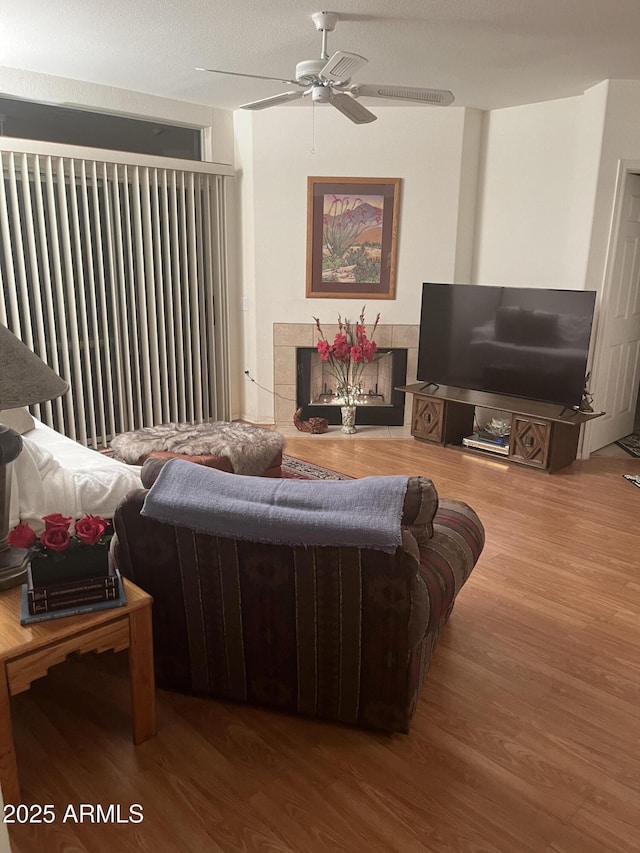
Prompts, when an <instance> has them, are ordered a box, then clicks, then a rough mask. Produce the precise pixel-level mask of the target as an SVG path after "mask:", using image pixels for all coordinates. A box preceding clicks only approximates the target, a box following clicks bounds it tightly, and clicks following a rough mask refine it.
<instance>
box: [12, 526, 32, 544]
mask: <svg viewBox="0 0 640 853" xmlns="http://www.w3.org/2000/svg"><path fill="white" fill-rule="evenodd" d="M35 541H36V534H35V531H34V530H32V529H31V528H30V527H29V525H28V524H17V525H16V526H15V527H14V528H13V530H10V531H9V533H8V534H7V542H8V543H9V545H13V547H14V548H30V547H31V546H32V545H33V543H34V542H35Z"/></svg>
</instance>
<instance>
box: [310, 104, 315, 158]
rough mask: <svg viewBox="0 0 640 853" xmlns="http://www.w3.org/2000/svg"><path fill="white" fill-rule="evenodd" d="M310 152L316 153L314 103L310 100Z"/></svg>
mask: <svg viewBox="0 0 640 853" xmlns="http://www.w3.org/2000/svg"><path fill="white" fill-rule="evenodd" d="M311 153H312V154H315V153H316V105H315V103H314V102H313V101H311Z"/></svg>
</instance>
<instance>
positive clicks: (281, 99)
mask: <svg viewBox="0 0 640 853" xmlns="http://www.w3.org/2000/svg"><path fill="white" fill-rule="evenodd" d="M303 95H304V92H283V93H282V94H281V95H272V96H271V97H270V98H261V99H260V100H259V101H251V103H249V104H240V109H241V110H266V109H267V107H277V106H278V104H286V103H287V102H288V101H297V100H298V98H302V97H303Z"/></svg>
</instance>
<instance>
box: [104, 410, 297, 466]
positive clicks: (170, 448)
mask: <svg viewBox="0 0 640 853" xmlns="http://www.w3.org/2000/svg"><path fill="white" fill-rule="evenodd" d="M283 448H284V437H283V436H282V435H280V433H277V432H274V431H272V430H267V429H262V428H261V427H256V426H253V425H251V424H245V423H240V422H228V421H212V422H210V423H204V424H186V423H168V424H159V425H158V426H152V427H142V428H141V429H137V430H132V431H130V432H124V433H121V434H120V435H118V436H116V437H115V438H114V439H113V440H112V441H111V449H112V451H113V454H114V457H115V458H116V459H119V460H121V461H122V462H127V463H129V464H130V465H142V464H143V463H144V462H145V460H146V459H149V458H164V457H179V458H182V459H188V460H190V461H192V462H198V463H199V464H200V465H207V466H208V467H210V468H218V469H219V470H221V471H226V472H228V473H231V474H245V475H250V476H251V475H252V476H259V477H280V476H281V467H280V466H281V464H282V451H283Z"/></svg>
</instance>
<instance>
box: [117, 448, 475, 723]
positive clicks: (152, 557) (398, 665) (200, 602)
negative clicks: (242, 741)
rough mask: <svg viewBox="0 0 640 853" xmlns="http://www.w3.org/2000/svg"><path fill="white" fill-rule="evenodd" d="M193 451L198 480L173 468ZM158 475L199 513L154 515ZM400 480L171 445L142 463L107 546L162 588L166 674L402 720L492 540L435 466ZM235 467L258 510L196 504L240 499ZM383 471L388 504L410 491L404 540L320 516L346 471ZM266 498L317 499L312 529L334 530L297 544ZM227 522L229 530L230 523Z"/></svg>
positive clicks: (210, 686)
mask: <svg viewBox="0 0 640 853" xmlns="http://www.w3.org/2000/svg"><path fill="white" fill-rule="evenodd" d="M176 465H177V466H178V468H176ZM185 466H186V468H191V469H192V470H193V471H194V472H195V470H196V469H200V470H201V472H202V473H200V474H198V478H199V480H198V483H197V484H195V485H194V486H189V487H185V485H184V483H179V482H175V477H176V471H178V472H179V473H182V474H184V470H185ZM172 477H173V478H174V481H172V479H171V478H172ZM163 478H164V482H165V484H167V483H168V487H173V489H174V494H175V495H178V498H177V500H178V504H179V503H180V501H183V500H186V497H185V496H186V495H189V500H190V501H191V503H192V507H193V511H194V512H195V513H197V517H196V516H194V519H195V520H194V521H193V522H191V523H190V524H185V523H184V517H185V516H184V513H183V512H182V511H181V507H180V506H178V507H177V509H176V510H175V514H176V515H177V516H179V519H178V522H179V523H176V519H175V518H173V515H172V514H173V512H174V510H173V508H172V507H173V506H175V504H169V505H168V508H167V507H165V509H164V510H163V512H164V515H163V514H162V513H160V514H158V512H157V510H156V516H155V517H150V515H149V512H150V510H149V509H148V507H149V505H150V501H151V499H152V497H153V495H154V494H155V492H156V490H157V489H158V488H159V487H160V486H161V483H162V481H163ZM400 479H402V481H403V482H402V483H401V484H400V486H399V485H398V482H397V480H398V478H392V477H389V478H384V477H382V478H380V477H378V478H364V479H363V480H361V481H314V480H309V481H299V480H285V479H282V480H265V479H263V478H257V477H244V476H241V475H232V474H226V473H223V472H220V471H215V470H212V469H201V468H200V466H198V465H192V464H191V463H187V462H182V461H180V462H178V461H177V460H171V461H170V462H168V463H165V462H164V461H162V460H149V461H148V462H147V463H145V465H144V466H143V469H142V481H143V484H144V485H145V487H146V488H145V489H141V490H138V491H135V492H132V493H130V494H129V495H128V496H127V497H126V498H125V499H124V500H123V501H122V502H121V503H120V505H119V507H118V508H117V510H116V513H115V517H114V528H115V536H114V539H113V541H112V555H113V558H114V560H115V563H116V565H117V566H118V568H119V569H120V571H121V573H122V574H123V575H124V576H125V577H127V578H130V579H131V580H132V581H134V582H135V583H136V584H137V585H138V586H140V587H142V588H143V589H144V590H146V591H147V592H149V593H150V594H151V595H152V596H153V599H154V605H153V633H154V657H155V670H156V680H157V684H158V686H159V687H162V688H166V689H170V690H176V691H180V692H184V693H191V694H196V695H203V696H213V697H218V698H220V699H224V700H232V701H240V702H250V703H254V704H258V705H264V706H268V707H271V708H275V709H278V710H279V711H284V712H289V713H300V714H305V715H310V716H314V717H320V718H323V719H328V720H335V721H340V722H343V723H351V724H357V725H361V726H365V727H373V728H376V729H381V730H385V731H400V732H408V731H409V727H410V721H411V717H412V715H413V713H414V711H415V708H416V703H417V701H418V697H419V694H420V690H421V687H422V684H423V681H424V678H425V675H426V673H427V671H428V669H429V665H430V662H431V657H432V654H433V652H434V649H435V647H436V644H437V642H438V638H439V636H440V633H441V631H442V629H443V627H444V625H445V624H446V622H447V619H448V618H449V616H450V614H451V611H452V608H453V605H454V601H455V599H456V596H457V595H458V593H459V592H460V590H461V588H462V586H463V585H464V583H465V582H466V580H467V579H468V578H469V575H470V574H471V571H472V569H473V567H474V565H475V564H476V561H477V560H478V557H479V555H480V552H481V551H482V548H483V544H484V530H483V526H482V523H481V522H480V520H479V518H478V516H477V515H476V513H475V512H474V511H473V510H472V509H471V508H470V507H469V506H467V505H466V504H465V503H462V502H460V501H457V500H449V499H439V498H438V495H437V492H436V489H435V486H434V484H433V483H432V482H431V480H429V479H427V478H424V477H410V478H400ZM232 480H233V481H238V483H237V488H238V489H244V488H246V489H247V490H249V491H250V492H251V494H253V495H255V501H256V504H255V506H256V512H255V513H254V512H253V511H251V510H250V511H249V512H245V514H244V516H242V515H240V516H239V517H238V518H231V517H229V518H227V516H225V515H224V513H226V512H227V509H226V506H225V507H224V508H223V510H222V512H223V516H221V517H220V518H218V512H219V511H218V509H216V511H215V513H214V512H212V513H209V511H208V510H205V509H203V508H202V505H203V502H206V501H208V500H209V498H210V496H211V495H215V496H216V500H219V501H223V502H224V500H226V499H227V497H228V498H229V500H230V501H231V497H232V492H233V489H234V488H236V484H235V483H231V481H232ZM374 480H375V481H377V482H376V484H375V486H376V489H378V490H379V492H380V494H382V496H383V497H384V495H385V494H386V492H385V490H386V489H388V490H389V495H391V493H392V489H393V490H394V492H393V494H394V496H395V497H393V499H391V498H390V499H389V505H390V506H391V505H392V504H393V500H397V499H398V498H397V496H398V495H399V496H400V505H399V507H398V511H397V515H396V516H393V518H395V522H393V521H392V523H391V528H393V525H394V524H395V527H396V528H397V530H393V529H392V530H391V535H392V536H393V537H396V538H395V539H394V542H397V543H398V545H397V547H396V546H395V545H392V546H391V547H390V548H387V547H386V545H385V548H386V550H385V549H382V545H384V543H382V545H378V544H376V547H375V548H374V547H367V546H366V545H364V544H362V545H357V546H354V545H350V544H348V543H349V542H351V541H352V540H351V539H350V538H349V536H350V535H351V534H348V533H345V532H343V531H342V530H341V529H337V527H338V526H337V525H336V530H335V531H333V530H332V524H331V519H330V518H329V520H328V521H325V517H326V516H325V515H323V513H324V512H325V510H326V507H325V506H324V504H323V503H322V502H323V501H325V500H326V499H327V496H328V497H330V498H331V499H332V500H333V501H338V502H339V503H340V502H341V501H342V502H344V511H341V513H340V515H342V514H343V513H347V512H348V504H349V502H353V498H352V497H351V491H350V488H355V487H353V486H352V487H350V485H349V484H350V483H355V484H357V485H358V486H359V487H360V489H362V488H363V487H367V489H368V488H369V485H370V484H372V483H373V481H374ZM243 481H248V482H246V483H245V482H243ZM391 481H395V482H394V483H391ZM189 482H191V481H189ZM260 484H261V485H260ZM149 487H150V488H149ZM265 490H267V492H266V493H265V494H266V498H263V492H265ZM268 490H270V491H268ZM296 490H297V491H296ZM301 490H305V492H304V493H303V492H302V491H301ZM293 492H295V493H294V494H293V497H292V498H290V495H291V494H292V493H293ZM263 500H265V502H266V504H267V506H266V512H267V515H268V519H267V520H268V522H269V523H270V522H271V520H272V519H271V513H272V512H274V511H276V510H279V508H281V507H283V506H287V505H288V504H289V503H291V504H294V505H296V504H297V503H298V502H300V501H301V500H304V501H305V502H306V503H309V504H310V505H311V506H312V509H313V512H314V514H313V515H312V523H311V526H312V528H314V527H315V531H316V533H315V534H314V535H316V536H320V539H319V540H315V539H313V538H312V539H311V540H308V541H311V542H315V541H321V542H325V543H326V542H331V541H335V542H336V544H334V545H332V544H322V545H318V544H306V542H305V543H304V544H303V543H302V542H301V541H299V539H298V538H296V537H298V536H299V537H300V539H302V534H298V533H296V534H294V533H293V532H291V536H290V539H291V541H289V542H287V541H286V539H287V536H286V535H285V536H284V537H283V536H282V531H280V533H279V534H278V537H277V538H276V539H275V541H272V542H269V541H266V540H267V538H268V537H267V536H265V534H264V527H263V519H262V518H261V517H260V513H261V512H262V509H261V508H260V506H259V503H260V502H261V501H263ZM358 500H359V499H358ZM316 501H317V502H318V506H317V507H315V506H314V504H315V502H316ZM316 512H317V515H316ZM214 516H216V518H215V520H214V523H213V526H211V527H209V525H208V521H209V520H210V519H211V518H213V517H214ZM159 519H162V520H159ZM372 521H373V524H374V526H375V525H376V524H377V520H376V518H373V519H372ZM227 525H228V530H230V531H233V533H232V534H231V535H225V531H226V530H227ZM205 528H206V529H205ZM289 529H290V528H287V529H286V531H285V532H287V531H289ZM211 530H214V531H215V532H210V531H211ZM296 543H298V544H296Z"/></svg>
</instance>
